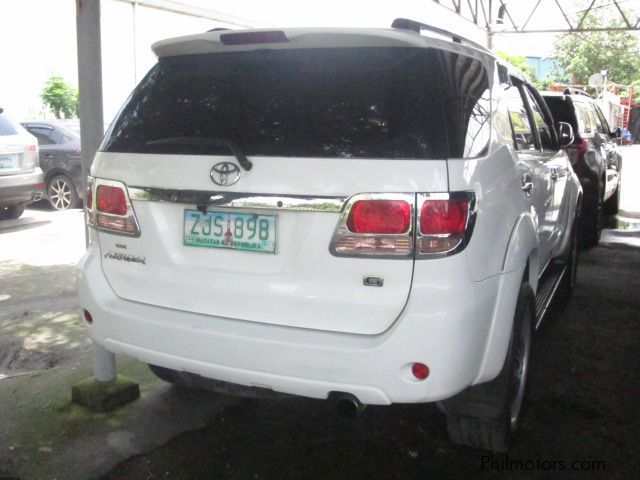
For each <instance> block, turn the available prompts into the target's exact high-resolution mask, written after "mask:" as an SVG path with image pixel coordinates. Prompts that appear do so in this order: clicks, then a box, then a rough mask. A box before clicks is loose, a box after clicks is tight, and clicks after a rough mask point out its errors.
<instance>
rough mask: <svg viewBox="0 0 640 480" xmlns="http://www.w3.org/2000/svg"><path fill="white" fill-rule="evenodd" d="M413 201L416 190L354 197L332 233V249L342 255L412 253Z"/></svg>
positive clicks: (382, 255)
mask: <svg viewBox="0 0 640 480" xmlns="http://www.w3.org/2000/svg"><path fill="white" fill-rule="evenodd" d="M414 205H415V195H413V194H405V193H395V194H386V193H368V194H360V195H356V196H354V197H351V198H350V199H349V200H348V202H347V205H346V207H345V209H344V210H343V212H342V215H341V216H340V220H339V221H338V225H337V226H336V230H335V232H334V234H333V239H332V240H331V245H330V248H329V249H330V251H331V253H332V254H333V255H336V256H342V257H378V258H407V257H409V256H412V255H413V218H414Z"/></svg>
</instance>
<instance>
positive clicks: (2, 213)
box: [0, 203, 26, 220]
mask: <svg viewBox="0 0 640 480" xmlns="http://www.w3.org/2000/svg"><path fill="white" fill-rule="evenodd" d="M25 206H26V205H25V204H24V203H20V204H18V205H11V206H10V207H0V220H14V219H16V218H19V217H20V215H22V214H23V213H24V209H25Z"/></svg>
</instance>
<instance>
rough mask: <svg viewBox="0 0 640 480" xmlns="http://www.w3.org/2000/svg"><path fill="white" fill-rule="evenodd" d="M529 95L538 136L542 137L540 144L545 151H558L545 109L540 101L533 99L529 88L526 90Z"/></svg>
mask: <svg viewBox="0 0 640 480" xmlns="http://www.w3.org/2000/svg"><path fill="white" fill-rule="evenodd" d="M524 90H525V91H526V93H527V98H528V100H529V106H530V107H531V113H532V114H533V120H534V123H535V125H536V128H537V129H538V135H539V137H540V143H541V145H542V149H543V150H556V148H555V145H554V141H553V132H552V130H551V126H550V125H549V122H547V121H546V120H545V118H544V114H543V109H542V108H541V107H540V104H539V103H538V101H537V100H536V99H535V98H534V97H533V95H532V94H531V92H530V91H529V89H528V88H526V87H525V89H524Z"/></svg>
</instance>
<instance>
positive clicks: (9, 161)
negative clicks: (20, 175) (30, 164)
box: [0, 155, 18, 169]
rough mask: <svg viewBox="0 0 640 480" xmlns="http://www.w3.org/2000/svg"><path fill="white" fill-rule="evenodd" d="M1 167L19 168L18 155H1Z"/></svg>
mask: <svg viewBox="0 0 640 480" xmlns="http://www.w3.org/2000/svg"><path fill="white" fill-rule="evenodd" d="M0 168H3V169H4V168H18V165H17V162H16V157H15V156H11V155H2V156H0Z"/></svg>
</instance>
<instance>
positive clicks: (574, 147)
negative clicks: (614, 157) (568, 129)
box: [566, 138, 589, 166]
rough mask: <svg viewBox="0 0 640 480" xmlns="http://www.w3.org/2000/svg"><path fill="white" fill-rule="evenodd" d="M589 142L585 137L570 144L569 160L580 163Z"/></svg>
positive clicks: (572, 162) (568, 150)
mask: <svg viewBox="0 0 640 480" xmlns="http://www.w3.org/2000/svg"><path fill="white" fill-rule="evenodd" d="M588 145H589V144H588V142H587V140H585V139H584V138H581V139H579V140H576V141H575V142H573V143H572V144H571V145H569V146H568V147H567V148H566V150H567V155H568V156H569V160H570V161H571V165H574V166H575V164H576V163H578V161H579V160H580V158H581V157H584V154H585V153H586V152H587V147H588Z"/></svg>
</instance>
